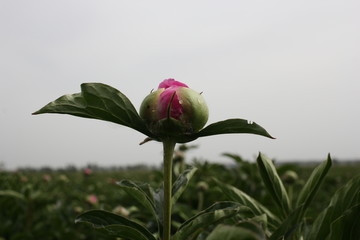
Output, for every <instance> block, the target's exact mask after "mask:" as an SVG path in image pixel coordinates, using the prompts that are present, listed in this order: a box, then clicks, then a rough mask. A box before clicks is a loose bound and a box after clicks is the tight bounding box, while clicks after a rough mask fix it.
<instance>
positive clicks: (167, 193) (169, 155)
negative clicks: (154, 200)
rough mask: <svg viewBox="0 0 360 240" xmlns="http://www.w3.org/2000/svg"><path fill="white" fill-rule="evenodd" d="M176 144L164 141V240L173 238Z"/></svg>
mask: <svg viewBox="0 0 360 240" xmlns="http://www.w3.org/2000/svg"><path fill="white" fill-rule="evenodd" d="M175 144H176V143H175V142H173V141H171V140H164V141H163V147H164V232H163V240H170V236H171V205H172V203H171V198H172V192H171V190H172V162H173V161H172V160H173V155H174V149H175Z"/></svg>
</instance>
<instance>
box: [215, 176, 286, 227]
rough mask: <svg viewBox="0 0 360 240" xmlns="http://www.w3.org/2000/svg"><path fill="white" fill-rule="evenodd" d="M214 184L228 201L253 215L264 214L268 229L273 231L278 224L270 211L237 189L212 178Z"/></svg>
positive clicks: (277, 220)
mask: <svg viewBox="0 0 360 240" xmlns="http://www.w3.org/2000/svg"><path fill="white" fill-rule="evenodd" d="M214 181H215V183H216V184H217V185H218V187H219V188H220V190H221V191H222V192H223V193H224V194H225V195H226V196H227V197H228V198H229V200H231V201H234V202H238V203H240V204H242V205H244V206H247V207H249V208H250V209H251V210H252V211H253V212H254V214H255V215H262V214H266V216H267V217H268V222H269V227H270V228H271V229H275V228H276V227H277V226H278V225H279V224H280V219H279V218H278V217H276V216H275V215H274V214H273V213H272V212H271V211H270V210H268V209H267V208H266V207H265V206H263V205H262V204H261V203H259V202H258V201H256V200H255V199H253V198H252V197H250V196H249V195H247V194H246V193H244V192H243V191H241V190H240V189H238V188H235V187H233V186H231V185H229V184H225V183H222V182H220V181H219V180H217V179H215V178H214Z"/></svg>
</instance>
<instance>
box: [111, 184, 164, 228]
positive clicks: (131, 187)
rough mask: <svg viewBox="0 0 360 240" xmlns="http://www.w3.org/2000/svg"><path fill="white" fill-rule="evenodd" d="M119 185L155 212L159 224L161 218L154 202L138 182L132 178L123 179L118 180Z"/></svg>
mask: <svg viewBox="0 0 360 240" xmlns="http://www.w3.org/2000/svg"><path fill="white" fill-rule="evenodd" d="M117 185H119V186H120V187H121V188H122V189H123V190H124V191H125V192H126V193H127V194H129V195H130V196H132V197H133V198H134V199H135V200H136V201H138V203H140V204H141V205H142V206H144V207H145V208H146V209H147V210H148V211H150V212H151V213H152V214H153V216H154V217H155V218H156V220H157V222H158V224H160V220H159V218H158V214H157V211H156V207H155V205H154V202H153V201H152V200H151V198H150V197H149V196H148V195H147V194H146V193H145V192H144V191H143V190H142V189H141V188H140V187H139V186H138V185H137V184H135V183H134V182H132V181H130V180H121V181H120V182H117Z"/></svg>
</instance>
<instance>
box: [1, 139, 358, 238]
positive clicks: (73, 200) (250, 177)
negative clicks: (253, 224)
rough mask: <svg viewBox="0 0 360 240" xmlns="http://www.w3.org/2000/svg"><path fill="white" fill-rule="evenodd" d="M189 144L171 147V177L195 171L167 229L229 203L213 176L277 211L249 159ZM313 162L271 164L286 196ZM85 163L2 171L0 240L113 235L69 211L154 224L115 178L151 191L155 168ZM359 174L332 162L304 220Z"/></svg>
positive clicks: (158, 175)
mask: <svg viewBox="0 0 360 240" xmlns="http://www.w3.org/2000/svg"><path fill="white" fill-rule="evenodd" d="M188 149H189V147H187V146H185V145H181V146H180V147H179V148H178V150H177V152H176V155H175V159H174V161H175V164H174V175H175V176H177V175H179V173H180V172H182V171H183V170H184V169H186V168H187V167H188V165H187V164H189V165H192V166H195V167H196V168H198V170H197V172H196V173H195V175H194V176H193V178H192V179H191V181H190V183H189V185H188V187H187V189H186V191H185V192H184V193H183V195H182V196H181V197H180V199H179V201H178V203H177V204H176V205H175V208H174V209H173V228H174V230H175V229H176V228H177V227H178V226H179V225H180V224H181V223H183V222H184V221H185V220H186V219H188V218H190V217H191V216H193V215H194V214H196V213H197V212H199V211H200V210H203V209H205V208H206V207H209V206H210V205H212V204H213V203H215V202H218V201H228V200H229V199H227V198H226V197H225V195H224V194H223V193H222V192H221V190H220V189H219V188H218V187H217V184H216V182H215V181H214V177H216V178H217V179H218V180H220V181H221V182H224V183H227V184H229V185H232V186H234V187H236V188H238V189H240V190H242V191H243V192H245V193H247V194H248V195H250V196H251V197H253V198H254V199H256V200H258V201H259V202H260V203H262V204H263V205H264V206H266V207H268V208H269V210H271V211H272V212H273V213H278V212H277V211H278V210H277V208H276V206H275V205H274V203H273V201H271V197H270V196H269V195H268V193H267V191H266V189H265V186H264V185H263V182H262V180H261V177H260V173H259V171H258V166H257V164H256V162H255V161H248V160H244V159H242V158H241V157H240V156H238V155H233V154H229V153H227V154H224V155H226V156H227V157H229V158H231V159H233V164H231V165H224V164H218V163H209V162H207V161H206V160H201V161H200V160H196V159H195V160H193V161H189V160H186V159H185V155H184V154H185V153H186V151H187V150H188ZM317 164H318V163H311V162H309V163H308V164H298V163H291V164H290V163H287V164H281V165H276V167H277V171H278V173H279V176H280V177H281V178H282V180H283V182H284V184H285V188H286V189H287V191H288V192H289V198H290V201H292V202H293V203H295V202H296V200H297V197H298V196H297V194H298V193H299V192H300V190H301V189H302V188H303V186H304V183H305V181H306V180H307V179H308V178H309V175H310V174H311V172H312V170H313V169H314V168H315V166H316V165H317ZM88 167H89V169H91V170H92V172H91V173H90V174H89V173H86V172H85V171H84V169H76V168H74V167H68V168H66V169H61V170H52V169H48V168H44V169H38V170H34V169H20V170H18V171H15V172H8V171H1V172H0V239H1V240H3V239H6V240H10V239H11V240H13V239H114V238H112V237H109V236H108V235H106V234H104V233H102V232H101V231H97V230H96V229H94V228H92V227H91V226H90V225H88V224H84V223H77V224H75V223H74V220H75V218H76V216H78V215H79V214H80V213H82V212H84V211H86V210H90V209H103V210H106V211H111V212H114V213H116V214H119V215H122V216H125V217H127V218H131V219H132V220H136V221H137V222H139V223H140V224H143V225H144V226H146V227H147V228H148V229H150V230H151V229H155V228H156V223H155V221H154V220H153V219H151V213H150V212H147V211H146V209H144V208H143V207H142V206H141V205H139V204H137V202H136V201H134V199H133V198H132V197H131V196H130V195H128V194H126V193H125V191H123V190H122V189H121V188H119V186H118V185H116V182H118V181H121V180H123V179H130V180H132V181H134V182H137V183H144V182H146V183H149V184H150V185H151V186H153V187H155V188H157V187H159V186H160V185H161V182H162V172H161V170H160V169H161V168H160V167H159V168H149V167H146V166H134V167H128V168H100V167H97V166H88ZM289 170H291V171H293V172H295V173H296V174H297V175H298V178H297V179H296V177H295V178H291V177H290V178H289V176H288V173H289ZM359 172H360V163H359V162H354V163H346V164H345V163H340V162H336V161H334V164H333V166H332V168H331V169H330V171H329V173H328V175H327V176H326V177H325V179H324V182H323V184H322V186H321V187H320V189H319V192H318V194H317V195H316V196H315V199H314V200H313V202H312V203H311V204H310V206H309V209H308V211H307V214H306V217H307V219H306V220H307V224H309V225H311V224H312V222H313V220H314V219H315V218H316V217H317V216H318V215H319V213H320V212H321V211H322V210H323V209H324V208H326V206H327V205H328V204H329V202H330V198H331V196H332V195H333V194H334V193H335V192H336V190H338V189H339V188H340V187H341V186H343V185H345V183H346V182H348V181H349V180H350V179H351V178H353V177H354V176H356V175H357V174H358V173H359ZM142 186H143V187H144V190H145V191H147V190H148V189H147V188H146V185H142ZM94 199H95V200H96V201H95V200H94ZM278 214H279V213H278ZM154 231H155V230H154ZM209 231H210V230H209Z"/></svg>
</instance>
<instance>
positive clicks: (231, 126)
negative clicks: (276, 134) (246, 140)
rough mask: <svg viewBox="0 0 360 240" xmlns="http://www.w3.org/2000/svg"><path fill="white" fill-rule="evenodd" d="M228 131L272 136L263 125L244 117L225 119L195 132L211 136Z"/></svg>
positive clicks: (202, 135)
mask: <svg viewBox="0 0 360 240" xmlns="http://www.w3.org/2000/svg"><path fill="white" fill-rule="evenodd" d="M228 133H249V134H257V135H261V136H265V137H269V138H273V137H272V136H271V135H270V134H269V133H268V132H267V131H266V130H265V129H264V128H263V127H261V126H260V125H258V124H256V123H255V122H251V121H248V120H244V119H237V118H236V119H227V120H224V121H220V122H216V123H213V124H210V125H208V126H207V127H205V128H204V129H202V130H201V131H200V132H198V133H196V134H195V136H196V137H205V136H212V135H217V134H228Z"/></svg>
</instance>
